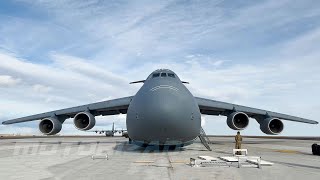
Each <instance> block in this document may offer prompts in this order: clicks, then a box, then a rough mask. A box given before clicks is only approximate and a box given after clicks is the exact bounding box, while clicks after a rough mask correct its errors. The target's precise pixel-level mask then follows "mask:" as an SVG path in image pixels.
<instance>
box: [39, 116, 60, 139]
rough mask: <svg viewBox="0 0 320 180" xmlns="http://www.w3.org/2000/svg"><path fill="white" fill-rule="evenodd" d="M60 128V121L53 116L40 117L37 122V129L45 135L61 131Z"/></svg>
mask: <svg viewBox="0 0 320 180" xmlns="http://www.w3.org/2000/svg"><path fill="white" fill-rule="evenodd" d="M61 128H62V123H61V122H60V121H59V120H58V119H56V118H54V117H50V118H45V119H42V120H41V121H40V123H39V129H40V131H41V132H42V133H43V134H45V135H54V134H57V133H59V132H60V131H61Z"/></svg>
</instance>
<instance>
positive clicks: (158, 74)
mask: <svg viewBox="0 0 320 180" xmlns="http://www.w3.org/2000/svg"><path fill="white" fill-rule="evenodd" d="M159 76H160V73H154V74H153V75H152V77H153V78H155V77H159Z"/></svg>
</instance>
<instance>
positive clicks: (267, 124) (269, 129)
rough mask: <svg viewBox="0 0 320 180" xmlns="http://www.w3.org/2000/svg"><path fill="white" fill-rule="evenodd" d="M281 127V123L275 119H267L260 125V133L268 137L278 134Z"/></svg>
mask: <svg viewBox="0 0 320 180" xmlns="http://www.w3.org/2000/svg"><path fill="white" fill-rule="evenodd" d="M283 127H284V126H283V123H282V121H281V120H280V119H277V118H267V119H265V120H263V121H262V122H261V123H260V129H261V131H262V132H264V133H266V134H269V135H278V134H280V133H281V132H282V130H283Z"/></svg>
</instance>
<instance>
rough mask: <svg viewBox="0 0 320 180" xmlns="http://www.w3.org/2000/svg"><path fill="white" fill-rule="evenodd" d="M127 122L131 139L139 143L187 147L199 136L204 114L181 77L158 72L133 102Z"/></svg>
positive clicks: (151, 77)
mask: <svg viewBox="0 0 320 180" xmlns="http://www.w3.org/2000/svg"><path fill="white" fill-rule="evenodd" d="M164 73H165V74H166V76H164ZM157 74H159V76H157ZM172 74H173V75H172ZM126 123H127V130H128V134H129V137H130V138H131V139H132V140H133V142H136V143H138V144H154V145H186V144H188V143H190V142H192V140H194V139H195V138H196V137H197V136H199V134H200V128H201V115H200V110H199V107H198V104H197V103H196V101H195V99H194V97H193V95H192V94H191V93H190V92H189V90H188V89H187V88H186V87H185V86H184V85H183V84H182V82H181V81H180V79H179V78H178V76H177V75H176V74H175V73H174V72H172V71H170V70H157V71H154V72H153V73H152V74H150V76H149V77H148V78H147V80H146V81H145V82H144V85H143V86H142V87H141V88H140V90H139V91H138V92H137V94H136V95H135V96H134V98H133V100H132V101H131V103H130V105H129V108H128V112H127V121H126Z"/></svg>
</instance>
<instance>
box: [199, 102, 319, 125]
mask: <svg viewBox="0 0 320 180" xmlns="http://www.w3.org/2000/svg"><path fill="white" fill-rule="evenodd" d="M195 99H196V101H197V103H198V105H199V108H200V112H201V114H207V115H223V116H227V115H229V114H230V112H232V111H239V112H244V113H246V114H247V115H248V116H249V117H252V118H255V119H259V118H260V117H263V116H264V117H265V116H267V117H273V118H279V119H283V120H288V121H295V122H301V123H308V124H318V122H317V121H314V120H309V119H304V118H300V117H296V116H291V115H286V114H281V113H276V112H272V111H266V110H262V109H257V108H251V107H246V106H241V105H236V104H231V103H226V102H221V101H215V100H210V99H204V98H199V97H195Z"/></svg>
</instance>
